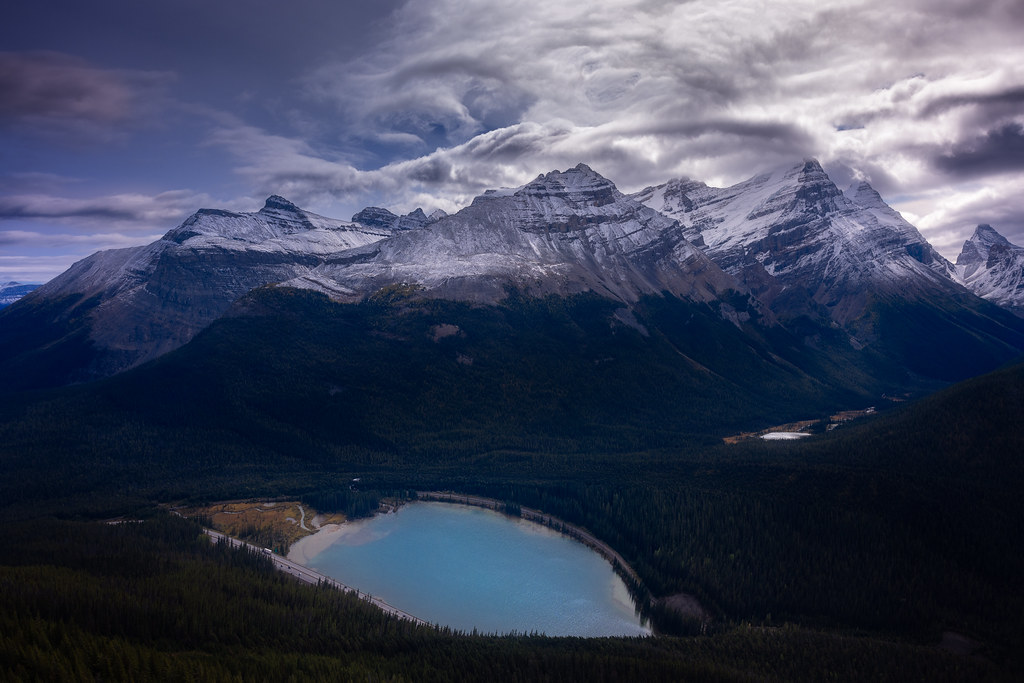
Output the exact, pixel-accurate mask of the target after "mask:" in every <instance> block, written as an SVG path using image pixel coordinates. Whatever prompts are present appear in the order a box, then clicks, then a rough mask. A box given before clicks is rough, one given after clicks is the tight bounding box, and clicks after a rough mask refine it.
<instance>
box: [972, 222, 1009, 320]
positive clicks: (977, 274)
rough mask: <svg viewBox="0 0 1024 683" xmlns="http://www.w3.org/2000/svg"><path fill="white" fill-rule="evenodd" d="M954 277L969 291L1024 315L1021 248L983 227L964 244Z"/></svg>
mask: <svg viewBox="0 0 1024 683" xmlns="http://www.w3.org/2000/svg"><path fill="white" fill-rule="evenodd" d="M956 275H957V278H958V279H959V280H960V281H961V282H963V284H964V286H965V287H967V288H968V289H970V290H971V291H972V292H974V293H975V294H977V295H978V296H980V297H982V298H983V299H987V300H988V301H992V302H994V303H997V304H999V305H1000V306H1005V307H1006V308H1008V309H1010V310H1011V311H1014V312H1015V313H1017V315H1021V316H1024V247H1019V246H1017V245H1016V244H1012V243H1010V241H1009V240H1007V239H1006V238H1005V237H1003V236H1002V235H1000V234H999V233H998V232H996V231H995V229H994V228H993V227H992V226H991V225H987V224H982V225H979V226H978V227H977V229H975V231H974V234H973V235H971V238H970V239H969V240H967V241H966V242H964V246H963V249H962V250H961V251H960V255H959V256H957V259H956Z"/></svg>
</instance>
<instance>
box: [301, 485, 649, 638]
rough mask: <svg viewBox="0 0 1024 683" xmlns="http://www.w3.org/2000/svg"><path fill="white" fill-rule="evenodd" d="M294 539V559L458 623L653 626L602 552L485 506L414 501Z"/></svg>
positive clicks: (404, 606)
mask: <svg viewBox="0 0 1024 683" xmlns="http://www.w3.org/2000/svg"><path fill="white" fill-rule="evenodd" d="M303 547H304V550H303ZM296 549H297V551H298V552H293V553H290V555H289V556H290V557H291V558H292V559H297V560H298V561H300V562H302V563H304V564H306V565H307V566H309V567H311V568H313V569H316V570H317V571H319V572H320V573H322V574H325V575H327V576H330V577H333V578H335V579H337V580H338V581H340V582H341V583H344V584H346V585H348V586H351V587H353V588H357V589H359V590H360V591H362V592H365V593H370V594H371V595H374V596H376V597H378V598H381V599H383V600H384V601H385V602H387V603H389V604H391V605H393V606H394V607H397V608H399V609H401V610H404V611H405V612H408V613H410V614H413V615H415V616H417V617H419V618H421V619H425V620H427V621H429V622H431V623H437V624H441V625H446V626H451V627H452V628H456V629H460V630H463V631H472V630H473V629H474V628H475V629H476V630H477V631H479V632H481V633H507V632H509V631H517V632H527V633H529V632H539V633H546V634H548V635H552V636H555V635H571V636H587V637H596V636H612V635H616V636H618V635H630V636H632V635H645V634H648V633H649V630H648V629H647V628H646V627H645V626H643V625H641V623H640V619H639V617H638V616H637V615H636V613H635V610H634V607H633V603H632V601H631V599H630V597H629V594H628V592H627V590H626V587H625V585H624V584H623V582H622V580H621V579H620V578H619V577H618V576H617V575H616V574H615V572H614V571H612V568H611V565H610V564H609V563H608V562H607V561H606V560H605V559H604V558H602V557H601V556H600V555H598V554H597V553H595V552H594V551H593V550H591V549H590V548H588V547H586V546H584V545H583V544H581V543H579V542H577V541H574V540H572V539H570V538H567V537H565V536H563V535H561V534H559V533H557V532H554V531H551V530H550V529H548V528H546V527H543V526H541V525H538V524H534V523H532V522H527V521H524V520H520V519H515V518H511V517H507V516H505V515H501V514H499V513H497V512H494V511H491V510H485V509H483V508H476V507H469V506H465V505H454V504H449V503H423V502H418V503H411V504H408V505H404V506H402V507H401V508H399V509H398V511H397V512H394V513H391V514H386V515H378V516H376V517H372V518H370V519H366V520H360V521H357V522H352V523H347V524H345V525H342V527H341V528H340V529H338V530H336V531H334V532H325V531H321V532H320V533H319V534H317V535H315V536H312V537H309V538H307V539H304V540H303V541H300V542H299V544H297V545H296Z"/></svg>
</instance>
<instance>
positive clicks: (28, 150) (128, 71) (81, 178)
mask: <svg viewBox="0 0 1024 683" xmlns="http://www.w3.org/2000/svg"><path fill="white" fill-rule="evenodd" d="M1022 37H1024V2H1021V1H1020V0H900V1H899V2H892V0H867V1H865V2H827V1H823V0H813V1H810V0H809V1H804V0H785V1H784V2H773V1H754V0H732V1H730V0H693V1H691V2H679V1H671V2H664V1H662V0H613V1H608V2H578V3H554V2H550V0H502V1H501V2H484V1H477V0H406V1H402V0H375V1H374V2H355V1H350V2H344V1H340V2H339V1H338V0H293V1H292V2H290V3H281V2H270V1H269V0H244V1H243V0H217V1H216V2H208V1H207V0H175V1H171V2H163V3H151V2H141V1H140V0H93V1H92V2H81V0H34V1H33V2H19V3H15V5H14V6H13V7H8V8H6V9H5V11H4V20H3V22H0V282H4V281H7V280H19V281H22V282H43V281H45V280H47V279H49V278H51V277H53V276H54V275H56V274H58V273H59V272H61V271H63V270H64V269H65V268H67V267H68V266H69V265H70V264H71V263H72V262H73V261H75V260H77V259H79V258H82V257H84V256H86V255H88V254H90V253H92V252H93V251H96V250H97V249H105V248H111V247H122V246H130V245H135V244H144V243H147V242H150V241H152V240H154V239H156V238H157V237H158V236H160V235H161V234H163V233H164V232H166V231H167V230H169V229H170V228H173V227H174V226H175V225H177V224H178V223H180V222H181V221H182V220H184V219H185V218H186V217H187V216H188V215H190V214H191V213H192V212H194V211H195V210H196V209H198V208H200V207H217V208H228V209H235V210H244V211H254V210H257V209H259V208H260V207H261V206H262V205H263V200H264V199H265V198H266V197H267V196H268V195H270V194H281V195H283V196H285V197H287V198H289V199H291V200H292V201H293V202H295V203H296V204H298V205H300V206H302V207H304V208H307V209H310V210H313V211H315V212H317V213H321V214H324V215H328V216H332V217H338V218H349V217H351V215H352V214H353V213H355V212H356V211H358V210H359V209H361V208H363V207H364V206H367V205H379V206H385V207H388V208H390V209H392V210H394V211H396V212H407V211H410V210H412V209H413V208H415V207H417V206H422V207H423V208H424V209H425V210H426V211H428V212H429V211H430V210H432V209H434V208H443V209H445V210H447V211H453V210H456V209H458V208H459V207H460V206H463V205H465V204H466V203H468V202H469V201H470V200H471V199H472V197H474V196H475V195H477V194H479V193H480V192H482V191H483V190H484V189H487V188H491V187H501V186H517V185H520V184H522V183H524V182H527V181H529V180H530V179H532V178H534V177H536V176H537V175H538V174H540V173H544V172H547V171H550V170H552V169H565V168H568V167H571V166H575V165H576V164H577V163H578V162H581V161H582V162H585V163H587V164H588V165H590V166H591V167H592V168H593V169H594V170H596V171H598V172H599V173H601V174H602V175H604V176H606V177H608V178H610V179H611V180H612V181H614V182H615V183H616V184H617V185H618V186H619V188H620V189H622V190H623V191H627V192H629V191H635V190H638V189H641V188H643V187H644V186H646V185H652V184H658V183H661V182H664V181H666V180H668V179H670V178H674V177H679V176H688V177H690V178H694V179H697V180H703V181H705V182H707V183H709V184H712V185H717V186H726V185H730V184H733V183H735V182H739V181H741V180H744V179H746V178H748V177H750V176H752V175H754V174H755V173H757V172H758V171H760V170H763V169H765V168H767V167H772V166H776V165H779V164H782V163H788V162H793V163H795V162H797V161H799V160H800V159H802V158H804V157H816V158H817V159H819V160H820V161H821V162H822V164H823V165H824V166H825V168H826V170H827V171H828V172H829V173H830V175H832V177H833V179H834V180H836V182H837V183H838V184H839V185H840V187H845V186H846V185H848V184H849V183H850V182H851V181H852V180H853V179H854V178H859V177H863V178H866V179H867V180H868V181H869V182H871V184H872V185H873V186H874V187H875V188H876V189H877V190H878V191H879V192H880V193H881V194H882V196H883V197H884V198H885V199H886V200H887V201H888V202H889V203H890V204H891V205H893V206H894V207H895V208H897V209H899V210H900V211H902V212H903V215H904V216H905V217H906V218H908V219H909V220H910V221H911V222H913V223H914V224H915V225H917V226H918V227H919V228H920V229H921V231H922V232H923V233H924V235H925V236H926V237H927V238H928V239H929V240H930V241H931V242H932V244H933V245H935V246H936V248H938V249H939V250H940V251H941V252H942V253H943V254H944V255H945V256H947V257H948V258H951V259H952V258H955V256H956V254H957V253H958V252H959V250H960V246H961V244H962V242H963V240H964V239H966V238H967V237H969V236H970V234H971V232H972V231H973V229H974V227H975V225H977V224H978V223H983V222H984V223H990V224H992V225H993V226H994V227H995V228H996V229H997V230H999V231H1000V232H1002V233H1003V234H1004V235H1006V236H1007V237H1008V238H1009V239H1010V240H1011V241H1013V242H1015V243H1016V244H1020V245H1024V191H1022V190H1024V40H1022Z"/></svg>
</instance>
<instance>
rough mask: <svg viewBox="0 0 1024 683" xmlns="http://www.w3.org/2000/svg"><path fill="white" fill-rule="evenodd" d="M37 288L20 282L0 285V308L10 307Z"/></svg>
mask: <svg viewBox="0 0 1024 683" xmlns="http://www.w3.org/2000/svg"><path fill="white" fill-rule="evenodd" d="M38 286H39V285H32V284H23V283H21V282H3V283H0V308H4V307H6V306H10V305H11V304H13V303H14V302H15V301H17V300H18V299H20V298H21V297H23V296H25V295H26V294H28V293H29V292H31V291H32V290H33V289H35V288H36V287H38Z"/></svg>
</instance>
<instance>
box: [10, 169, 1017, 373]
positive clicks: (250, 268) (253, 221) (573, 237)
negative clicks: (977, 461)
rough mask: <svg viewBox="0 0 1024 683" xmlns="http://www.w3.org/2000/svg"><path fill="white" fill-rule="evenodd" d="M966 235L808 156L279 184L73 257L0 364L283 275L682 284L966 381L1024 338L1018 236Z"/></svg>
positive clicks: (91, 353) (817, 339)
mask: <svg viewBox="0 0 1024 683" xmlns="http://www.w3.org/2000/svg"><path fill="white" fill-rule="evenodd" d="M986 227H987V226H986ZM969 247H970V248H969ZM964 249H965V251H964V253H962V254H961V256H960V258H959V259H958V261H957V265H956V266H954V265H953V264H951V263H949V262H948V261H947V260H945V259H944V258H943V257H942V256H940V255H939V254H938V253H937V252H936V251H935V250H934V249H933V248H932V247H931V246H930V245H929V244H928V242H927V241H926V240H925V239H924V238H923V237H922V236H921V234H920V233H919V232H918V231H917V230H916V229H915V228H914V227H913V226H912V225H910V224H909V223H908V222H906V221H905V220H904V219H903V218H902V217H901V216H900V215H899V213H897V212H896V211H894V210H893V209H892V208H890V207H889V206H888V205H886V204H885V202H884V201H882V199H881V197H880V196H879V195H878V193H877V192H875V191H874V190H873V189H872V188H871V187H870V186H869V185H868V184H867V183H860V184H857V185H855V186H854V187H851V188H849V189H848V190H846V191H845V192H844V191H842V190H840V189H839V188H838V187H837V186H836V185H835V184H834V183H833V182H832V181H831V179H830V178H829V177H828V175H827V174H826V173H825V172H824V170H823V169H822V168H821V166H820V165H819V164H818V163H817V162H816V161H814V160H806V161H801V162H799V163H797V164H793V165H789V166H785V167H781V168H777V169H775V170H773V171H771V172H769V173H765V174H761V175H757V176H755V177H753V178H751V179H749V180H747V181H745V182H742V183H739V184H737V185H735V186H733V187H729V188H724V189H720V188H712V187H709V186H707V185H705V184H703V183H699V182H695V181H691V180H685V179H684V180H672V181H669V182H668V183H666V184H664V185H660V186H657V187H651V188H647V189H645V190H643V191H641V192H639V193H636V194H634V195H631V196H627V195H624V194H623V193H621V192H619V191H618V189H616V187H615V186H614V184H613V183H612V182H611V181H609V180H607V179H605V178H604V177H602V176H601V175H599V174H598V173H596V172H594V171H593V170H591V169H590V168H589V167H587V166H585V165H583V164H580V165H578V166H576V167H575V168H572V169H569V170H567V171H564V172H560V171H552V172H550V173H547V174H545V175H541V176H538V178H537V179H536V180H534V181H533V182H530V183H527V184H526V185H524V186H522V187H520V188H516V189H504V190H490V191H488V192H486V193H484V194H483V195H481V196H479V197H477V198H476V199H475V200H474V201H473V202H472V203H471V204H470V205H469V206H467V207H466V208H464V209H462V210H461V211H459V212H457V213H455V214H453V215H450V216H449V215H446V214H444V213H443V212H435V213H434V214H431V215H430V216H427V215H426V214H424V212H423V211H421V210H419V209H417V210H416V211H414V212H412V213H410V214H408V215H406V216H397V215H395V214H393V213H391V212H390V211H387V210H386V209H381V208H377V207H371V208H368V209H364V210H363V211H360V212H359V213H357V214H356V215H355V216H353V218H352V220H351V221H341V220H336V219H330V218H325V217H323V216H318V215H316V214H313V213H311V212H308V211H305V210H303V209H300V208H299V207H297V206H295V205H294V204H292V203H290V202H288V201H287V200H286V199H284V198H282V197H278V196H273V197H270V198H269V199H268V200H267V202H266V205H265V206H264V207H263V208H262V209H261V210H260V211H258V212H255V213H234V212H228V211H221V210H215V209H201V210H199V211H198V212H196V213H195V214H194V215H193V216H191V217H190V218H189V219H187V220H186V221H185V222H184V223H182V224H181V225H180V226H178V227H176V228H174V229H173V230H171V231H170V232H168V233H167V234H166V235H164V237H163V238H162V239H160V240H158V241H156V242H154V243H152V244H150V245H147V246H143V247H135V248H130V249H119V250H111V251H103V252H98V253H96V254H94V255H92V256H90V257H88V258H86V259H84V260H82V261H80V262H78V263H76V264H75V265H73V266H72V267H71V268H70V269H68V271H66V272H65V273H63V274H62V275H60V276H58V277H57V278H55V279H54V280H52V281H51V282H49V283H47V284H46V285H44V286H42V287H39V288H38V289H37V290H36V291H34V292H32V293H31V295H29V296H27V297H25V299H24V300H23V301H21V302H19V303H18V305H16V306H13V307H10V308H8V309H6V310H4V311H3V313H2V314H0V315H2V317H0V365H2V366H3V367H2V368H0V369H9V370H11V372H10V373H7V374H8V377H9V378H10V379H9V380H8V384H7V386H6V387H5V388H6V389H8V390H10V389H23V388H32V387H35V386H46V385H61V384H66V383H69V382H77V381H83V380H88V379H92V378H96V377H102V376H107V375H110V374H113V373H117V372H120V371H122V370H124V369H126V368H130V367H133V366H135V365H138V364H139V363H142V362H145V361H147V360H151V359H153V358H157V357H159V356H161V355H163V354H165V353H167V352H168V351H171V350H173V349H175V348H178V347H180V346H182V345H183V344H186V343H187V342H189V341H190V340H191V339H192V338H193V337H194V336H195V335H196V334H197V333H198V332H200V331H201V330H203V329H205V328H206V327H207V326H209V325H210V324H211V323H212V322H213V321H215V320H217V319H218V318H220V317H221V316H223V315H225V314H230V311H231V310H232V304H233V303H234V302H235V301H236V300H238V299H239V298H240V297H243V296H244V295H246V294H248V293H250V292H253V291H254V290H257V289H258V288H260V287H264V286H267V285H275V286H286V287H293V288H299V289H308V290H314V291H317V292H321V293H323V294H326V295H327V296H328V297H330V298H331V299H333V300H335V301H339V302H348V303H354V302H359V301H365V300H367V299H368V298H373V297H379V296H380V295H381V293H382V292H384V293H387V292H401V294H402V296H406V297H412V298H417V299H427V300H429V299H440V300H449V301H457V302H464V303H472V304H474V305H498V304H500V303H501V302H504V301H507V300H508V297H509V296H510V295H513V294H514V295H515V296H517V297H527V298H543V297H547V296H551V295H555V296H559V297H570V296H574V295H578V294H582V293H589V294H591V295H594V296H597V297H599V298H602V299H604V300H607V301H609V302H612V303H613V304H614V305H613V309H614V314H613V316H612V318H613V320H612V323H611V324H614V325H621V326H625V327H632V328H633V329H634V330H637V331H640V332H645V331H646V327H645V323H644V322H643V321H642V320H640V319H639V318H638V314H639V312H640V311H641V310H642V306H639V305H638V302H641V301H642V300H644V299H645V298H650V297H671V298H675V299H678V300H680V301H682V302H686V303H687V304H695V305H699V306H703V307H704V308H705V309H707V310H709V311H713V312H714V316H715V318H716V319H718V320H720V321H721V322H722V324H726V325H730V326H732V327H733V328H735V329H736V330H739V331H741V332H743V333H744V334H747V335H753V337H757V338H763V337H764V335H768V336H771V335H773V334H777V333H784V334H786V335H790V336H791V337H792V338H794V339H798V340H800V343H801V344H802V345H803V346H804V347H806V348H808V349H818V350H819V351H823V350H827V349H834V347H835V344H837V343H838V344H842V345H843V346H844V348H847V349H852V350H855V351H864V354H862V356H863V357H864V358H865V359H867V358H869V357H870V358H871V360H870V362H869V361H867V360H865V362H866V363H868V364H869V365H871V366H872V367H873V368H874V370H872V371H870V372H873V373H874V374H875V375H876V376H883V375H884V376H892V374H893V373H894V372H898V373H906V376H907V378H908V381H916V380H914V378H917V379H924V380H928V379H937V380H944V381H945V380H955V379H961V378H963V377H966V376H970V375H972V374H977V373H979V372H984V371H986V370H989V369H992V368H994V367H996V366H998V365H999V364H1001V363H1003V362H1005V361H1007V360H1009V359H1011V358H1014V357H1016V356H1017V355H1019V354H1020V353H1021V352H1022V351H1024V320H1022V319H1021V318H1018V317H1015V316H1013V315H1010V314H1008V313H1007V312H1006V311H1005V309H1004V308H1001V307H1000V306H1005V307H1006V308H1008V309H1011V310H1018V311H1019V310H1020V307H1019V305H1018V304H1016V303H1014V302H1018V301H1020V297H1021V296H1022V294H1021V280H1022V278H1021V266H1020V264H1021V262H1022V257H1021V253H1024V250H1021V249H1020V248H1018V247H1014V246H1013V245H1010V244H1009V243H1008V242H1006V240H1005V239H1003V238H1001V237H999V236H998V234H997V233H995V232H994V231H992V230H991V229H990V228H988V229H986V230H984V231H983V230H982V229H981V228H979V232H978V233H976V235H975V237H973V238H972V240H969V241H968V243H967V244H965V247H964ZM982 262H984V263H982ZM1014 278H1016V279H1014ZM965 284H966V285H967V287H965V286H964V285H965ZM968 288H971V289H973V290H974V292H977V293H978V294H980V295H981V296H982V297H984V298H979V296H976V295H975V293H972V291H969V289H968ZM996 292H998V293H996ZM986 299H989V300H991V301H992V302H995V304H999V306H997V305H994V304H993V303H990V301H988V300H986Z"/></svg>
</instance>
